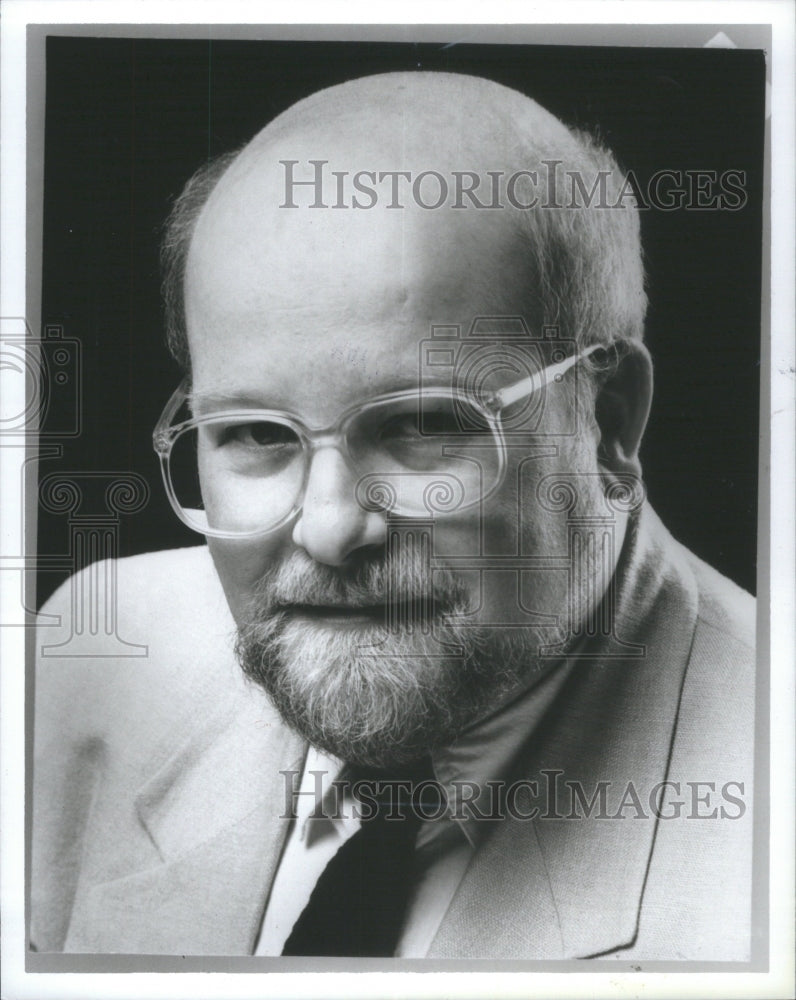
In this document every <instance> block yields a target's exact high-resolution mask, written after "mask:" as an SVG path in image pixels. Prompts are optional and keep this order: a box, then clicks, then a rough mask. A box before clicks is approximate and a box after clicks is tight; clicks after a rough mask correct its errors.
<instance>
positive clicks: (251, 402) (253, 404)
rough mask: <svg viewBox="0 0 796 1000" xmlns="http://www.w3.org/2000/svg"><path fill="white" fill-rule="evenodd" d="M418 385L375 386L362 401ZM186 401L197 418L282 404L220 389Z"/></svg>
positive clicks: (440, 380)
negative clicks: (210, 414)
mask: <svg viewBox="0 0 796 1000" xmlns="http://www.w3.org/2000/svg"><path fill="white" fill-rule="evenodd" d="M423 384H424V385H425V387H426V388H428V389H445V388H450V385H451V380H450V376H448V377H447V378H444V377H441V376H438V375H433V376H431V377H430V378H425V379H423ZM420 388H421V385H420V383H419V382H418V381H412V380H411V379H398V380H392V379H391V380H390V381H389V382H386V383H385V384H383V385H381V386H380V385H378V384H377V385H375V386H374V387H373V391H372V392H368V393H366V394H364V395H363V397H362V401H363V402H364V401H365V400H367V399H371V398H375V397H378V396H386V395H389V394H390V393H392V392H402V391H411V390H416V391H419V390H420ZM186 401H187V403H188V406H189V408H190V411H191V413H193V414H195V415H197V416H201V415H203V414H207V413H219V412H222V411H225V410H283V409H285V406H284V403H283V402H282V401H280V400H274V399H268V398H266V397H265V396H263V395H260V394H258V393H257V392H249V391H245V390H241V391H224V390H222V389H205V390H199V391H191V392H189V393H188V394H187V396H186Z"/></svg>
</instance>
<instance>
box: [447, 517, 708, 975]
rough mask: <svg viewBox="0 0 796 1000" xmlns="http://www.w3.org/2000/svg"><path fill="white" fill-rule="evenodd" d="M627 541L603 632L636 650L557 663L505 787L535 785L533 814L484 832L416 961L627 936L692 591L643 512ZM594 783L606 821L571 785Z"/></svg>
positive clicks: (555, 952) (623, 942) (678, 560)
mask: <svg viewBox="0 0 796 1000" xmlns="http://www.w3.org/2000/svg"><path fill="white" fill-rule="evenodd" d="M628 541H629V549H628V552H627V553H626V555H625V566H624V569H623V572H622V582H621V584H620V587H621V590H620V593H619V595H618V607H619V614H618V616H617V629H616V631H617V633H618V635H619V638H620V639H622V640H624V641H626V642H631V643H639V644H643V645H644V647H645V654H644V656H643V657H641V658H639V659H627V660H623V659H620V658H612V657H611V656H605V657H601V658H595V659H591V660H576V661H574V662H573V663H571V664H570V665H569V666H568V668H567V669H569V671H570V673H569V676H568V678H567V681H566V682H565V683H564V685H563V686H562V689H561V691H560V693H559V695H558V698H557V700H556V702H555V703H554V704H553V706H552V709H551V710H550V712H549V713H548V715H547V717H546V719H545V720H544V721H543V722H542V724H541V725H540V726H539V727H538V729H537V730H536V731H535V732H534V733H533V734H532V735H531V739H530V741H529V744H528V746H527V749H526V752H525V753H524V754H523V759H522V760H521V761H520V762H519V764H518V766H517V768H516V770H515V772H514V774H513V775H512V779H511V780H517V779H522V780H526V781H536V782H537V783H538V788H539V794H538V797H537V798H536V800H535V803H534V804H535V805H537V807H538V808H539V815H538V818H536V819H534V820H528V819H519V818H511V817H510V816H509V817H507V818H506V819H505V820H503V821H500V822H498V823H496V824H495V826H496V829H495V830H494V831H493V832H492V833H491V834H490V836H489V838H488V840H487V842H486V844H485V845H484V846H483V847H482V849H481V850H479V851H478V852H477V853H476V855H475V856H474V858H473V861H472V863H471V865H470V867H469V869H468V871H467V873H466V874H465V877H464V879H463V880H462V883H461V885H460V886H459V889H458V891H457V893H456V895H455V897H454V899H453V901H452V903H451V906H450V908H449V910H448V912H447V914H446V916H445V918H444V920H443V921H442V924H441V926H440V929H439V931H438V933H437V936H436V937H435V939H434V941H433V943H432V945H431V948H430V949H429V952H428V954H429V957H435V958H436V957H454V956H463V955H469V956H472V957H495V958H516V959H550V958H585V957H590V956H595V955H598V954H601V953H605V952H609V951H614V950H616V949H618V948H621V947H624V946H627V945H629V944H631V943H632V941H633V939H634V937H635V935H636V931H637V925H638V919H639V912H640V907H641V900H642V895H643V890H644V881H645V878H646V872H647V866H648V864H649V859H650V854H651V851H652V848H653V845H654V837H655V830H656V822H657V820H656V817H655V815H654V812H653V810H652V809H651V807H650V796H651V795H654V792H655V789H656V786H658V785H659V783H660V782H662V781H664V780H665V779H666V774H667V767H668V759H669V753H670V748H671V744H672V739H673V735H674V728H675V725H676V719H677V711H678V705H679V698H680V692H681V689H682V682H683V678H684V674H685V669H686V665H687V662H688V656H689V652H690V648H691V642H692V639H693V633H694V628H695V624H696V613H697V592H696V584H695V581H694V579H693V575H692V573H691V571H690V568H689V567H688V565H687V563H686V561H685V559H684V558H683V557H682V556H681V555H680V552H679V550H676V551H673V543H672V541H671V539H670V538H669V537H668V535H667V534H666V531H665V529H664V528H663V526H662V525H661V524H660V522H659V521H658V519H657V517H656V516H655V514H654V513H653V512H652V510H650V509H649V508H646V509H645V510H644V511H643V513H642V516H641V518H640V524H639V525H638V527H637V530H636V532H635V534H634V536H633V537H632V538H629V539H628ZM602 641H603V642H606V641H607V640H602ZM597 652H598V653H599V650H598V651H597ZM559 772H560V773H559ZM565 782H566V783H571V784H565ZM600 782H607V783H608V785H607V787H606V789H605V794H606V797H607V798H606V801H607V807H606V808H605V810H604V811H603V812H602V815H603V816H606V815H607V816H608V817H615V818H598V815H599V814H600V806H599V800H597V802H596V803H595V806H594V810H593V812H592V814H591V816H589V815H588V807H583V806H581V805H580V804H579V802H578V800H576V799H575V798H574V793H573V792H572V786H573V785H574V786H575V787H578V788H580V789H582V791H583V792H584V793H585V794H586V796H587V798H589V799H590V798H591V797H592V795H593V794H594V793H595V791H598V790H599V787H600ZM631 783H632V786H633V787H632V789H630V788H629V785H630V784H631ZM634 793H635V795H636V796H637V798H638V801H639V803H640V805H641V811H642V812H643V813H644V814H645V816H646V818H638V816H639V810H638V807H637V806H636V804H635V801H636V800H635V798H634ZM552 795H555V798H554V799H551V796H552ZM623 801H624V806H625V807H624V808H623V809H621V810H620V808H619V807H620V805H622V803H623ZM573 806H574V808H573ZM529 811H530V810H529V809H528V808H526V807H523V812H525V813H527V812H529ZM573 813H574V814H575V817H576V818H567V817H569V816H571V815H572V814H573Z"/></svg>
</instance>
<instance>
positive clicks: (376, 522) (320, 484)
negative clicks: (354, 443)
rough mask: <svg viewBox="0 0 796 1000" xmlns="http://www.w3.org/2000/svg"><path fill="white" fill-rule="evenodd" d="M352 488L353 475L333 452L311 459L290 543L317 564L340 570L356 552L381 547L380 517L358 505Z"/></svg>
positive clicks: (325, 451) (328, 450)
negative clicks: (366, 547) (301, 502)
mask: <svg viewBox="0 0 796 1000" xmlns="http://www.w3.org/2000/svg"><path fill="white" fill-rule="evenodd" d="M356 484H357V475H356V473H355V471H354V470H353V469H352V468H351V466H350V465H349V464H348V462H347V461H346V459H345V457H344V455H343V454H342V453H341V452H340V451H339V450H338V449H337V448H321V449H319V450H318V451H317V452H315V454H314V455H313V456H312V459H311V463H310V471H309V476H308V478H307V488H306V491H305V493H304V504H303V506H302V509H301V513H300V514H299V517H298V520H297V521H296V523H295V525H294V527H293V541H294V543H295V544H296V545H299V546H300V547H301V548H303V549H304V551H305V552H306V553H307V555H309V556H310V557H311V558H312V559H315V560H316V561H317V562H321V563H326V564H327V565H329V566H342V565H343V563H345V562H346V560H347V559H348V558H349V556H351V555H352V553H354V552H355V551H356V550H357V549H360V548H363V547H365V546H372V545H383V544H384V542H385V540H386V536H387V533H386V522H385V519H384V516H383V515H382V514H381V513H379V512H376V511H368V510H364V509H363V508H362V507H361V506H360V505H359V503H358V502H357V498H356Z"/></svg>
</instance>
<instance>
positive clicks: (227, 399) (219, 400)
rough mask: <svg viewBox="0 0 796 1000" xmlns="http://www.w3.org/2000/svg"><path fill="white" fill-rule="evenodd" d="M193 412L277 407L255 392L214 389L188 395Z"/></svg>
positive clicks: (192, 392)
mask: <svg viewBox="0 0 796 1000" xmlns="http://www.w3.org/2000/svg"><path fill="white" fill-rule="evenodd" d="M186 400H187V403H188V406H189V407H190V410H191V412H192V413H198V414H202V413H217V412H219V411H222V410H271V409H276V408H277V407H274V405H273V404H270V405H269V404H268V402H267V401H266V400H265V399H264V398H263V397H262V396H258V395H256V394H255V393H249V392H222V391H214V390H205V391H199V392H195V391H193V390H192V391H191V392H189V393H188V395H187V397H186Z"/></svg>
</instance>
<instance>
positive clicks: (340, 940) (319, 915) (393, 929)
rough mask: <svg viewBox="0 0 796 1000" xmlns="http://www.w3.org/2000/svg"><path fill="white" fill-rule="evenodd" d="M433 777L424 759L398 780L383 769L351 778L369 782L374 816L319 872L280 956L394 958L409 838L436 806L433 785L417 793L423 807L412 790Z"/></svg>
mask: <svg viewBox="0 0 796 1000" xmlns="http://www.w3.org/2000/svg"><path fill="white" fill-rule="evenodd" d="M432 777H433V775H432V773H431V769H430V762H429V761H427V760H424V761H423V762H422V765H416V766H414V767H412V769H411V772H409V773H407V772H406V771H405V772H403V773H402V774H401V776H400V779H398V778H397V777H396V775H395V774H394V773H392V774H391V775H390V776H389V777H388V776H387V774H386V773H385V772H368V773H367V774H365V773H364V772H358V773H357V774H356V775H355V779H356V780H367V781H368V782H369V785H370V787H369V788H368V789H367V799H364V800H363V803H364V804H365V805H366V806H367V807H368V808H373V813H374V814H373V815H372V817H371V818H369V819H365V818H363V820H362V824H361V826H360V828H359V830H357V832H356V833H355V834H354V835H353V836H352V837H350V838H349V839H348V840H347V841H346V842H345V843H344V844H343V845H342V847H341V848H340V849H339V850H338V852H337V853H336V854H335V856H334V857H333V858H332V859H331V861H330V862H329V863H328V865H327V866H326V868H325V869H324V870H323V872H322V873H321V876H320V878H319V879H318V881H317V883H316V885H315V888H314V889H313V891H312V895H311V896H310V899H309V902H308V903H307V905H306V907H305V908H304V910H303V911H302V913H301V915H300V916H299V918H298V920H297V921H296V923H295V924H294V926H293V930H292V931H291V932H290V936H289V937H288V939H287V941H286V942H285V946H284V948H283V950H282V954H283V955H346V956H356V957H360V958H364V957H378V956H391V955H392V954H393V953H394V951H395V947H396V945H397V943H398V938H399V935H400V933H401V929H402V927H403V922H404V916H405V913H406V906H407V903H408V901H409V894H410V891H411V888H412V882H413V860H414V846H415V837H416V835H417V831H418V828H419V826H420V822H421V819H422V816H423V815H428V816H432V815H435V808H436V806H437V804H438V802H439V798H438V788H437V787H436V786H434V785H431V786H429V785H427V786H426V787H425V788H424V789H420V792H421V793H422V806H421V803H420V801H419V798H418V797H416V796H415V794H414V789H415V787H416V786H417V784H418V783H419V782H421V781H426V780H429V779H431V778H432ZM407 782H409V783H411V789H410V788H409V787H407V786H406V783H407ZM371 790H378V794H376V795H371ZM374 799H375V800H376V803H375V806H374V801H373V800H374ZM388 817H391V818H388Z"/></svg>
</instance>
